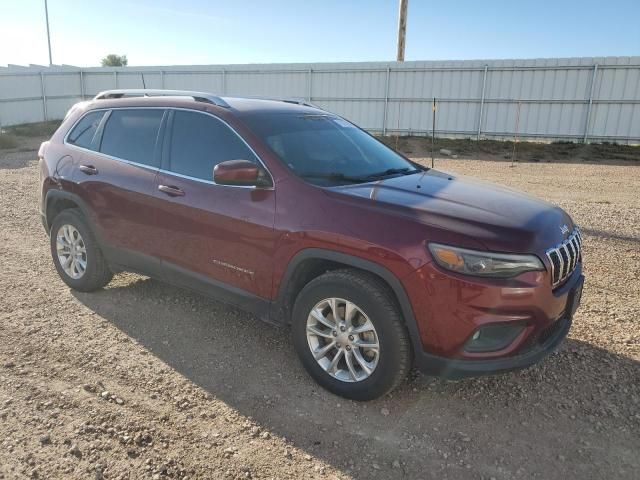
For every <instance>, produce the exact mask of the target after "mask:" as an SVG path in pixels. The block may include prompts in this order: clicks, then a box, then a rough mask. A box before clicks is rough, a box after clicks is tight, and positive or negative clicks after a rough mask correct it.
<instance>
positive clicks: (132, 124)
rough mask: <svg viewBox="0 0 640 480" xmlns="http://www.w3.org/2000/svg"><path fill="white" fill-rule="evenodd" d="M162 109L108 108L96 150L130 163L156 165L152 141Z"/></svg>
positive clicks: (158, 124) (156, 131) (155, 136)
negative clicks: (108, 111) (109, 110)
mask: <svg viewBox="0 0 640 480" xmlns="http://www.w3.org/2000/svg"><path fill="white" fill-rule="evenodd" d="M163 114H164V110H161V109H153V108H147V109H144V108H139V109H138V108H135V109H121V110H112V111H111V115H110V116H109V118H108V119H107V124H106V125H105V127H104V133H103V134H102V142H101V145H100V152H102V153H104V154H106V155H111V156H112V157H117V158H121V159H123V160H128V161H130V162H136V163H141V164H143V165H150V166H154V167H158V166H159V165H158V162H157V161H156V158H157V156H156V154H155V149H156V141H157V139H158V131H159V130H160V123H161V122H162V115H163Z"/></svg>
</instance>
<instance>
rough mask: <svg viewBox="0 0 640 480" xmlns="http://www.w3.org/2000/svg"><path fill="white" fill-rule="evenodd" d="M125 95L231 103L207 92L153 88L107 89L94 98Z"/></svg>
mask: <svg viewBox="0 0 640 480" xmlns="http://www.w3.org/2000/svg"><path fill="white" fill-rule="evenodd" d="M123 97H193V99H194V100H195V101H196V102H207V103H212V104H214V105H217V106H218V107H225V108H229V104H228V103H227V102H225V101H224V100H223V99H222V97H219V96H218V95H214V94H212V93H206V92H192V91H189V90H152V89H142V88H138V89H118V90H105V91H104V92H100V93H98V94H97V95H96V96H95V97H94V98H93V99H94V100H106V99H109V98H123Z"/></svg>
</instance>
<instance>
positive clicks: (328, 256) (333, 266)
mask: <svg viewBox="0 0 640 480" xmlns="http://www.w3.org/2000/svg"><path fill="white" fill-rule="evenodd" d="M341 268H353V269H357V270H361V271H364V272H367V273H369V274H372V275H374V276H376V277H378V278H379V279H380V280H382V281H383V282H384V283H385V284H386V285H387V287H388V288H389V290H390V291H391V293H392V294H393V296H394V297H395V300H396V301H397V304H398V306H399V307H400V311H401V313H402V316H403V318H404V322H405V325H406V327H407V329H408V330H409V336H410V338H411V344H412V346H413V348H414V350H415V349H416V348H418V349H419V351H421V350H422V345H421V343H420V334H419V331H418V325H417V323H416V319H415V316H414V314H413V307H412V306H411V302H410V301H409V297H408V296H407V293H406V291H405V289H404V287H403V286H402V283H401V282H400V280H399V279H398V278H397V277H396V276H395V275H394V274H393V273H392V272H391V271H390V270H389V269H387V268H386V267H384V266H382V265H380V264H379V263H376V262H372V261H370V260H366V259H364V258H361V257H357V256H353V255H349V254H346V253H342V252H336V251H333V250H325V249H321V248H306V249H304V250H301V251H299V252H298V253H297V254H295V255H294V256H293V257H292V259H291V260H290V261H289V264H288V265H287V269H286V271H285V273H284V275H283V277H282V281H281V282H280V288H279V291H278V295H277V300H276V304H277V315H278V316H280V318H284V322H285V323H291V313H292V309H293V303H294V302H295V299H296V297H297V295H298V293H299V292H300V291H301V290H302V288H304V286H305V285H306V284H307V283H309V282H310V281H311V280H313V279H314V278H317V277H318V276H320V275H322V274H323V273H325V272H327V271H330V270H337V269H341Z"/></svg>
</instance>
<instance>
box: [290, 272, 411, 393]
mask: <svg viewBox="0 0 640 480" xmlns="http://www.w3.org/2000/svg"><path fill="white" fill-rule="evenodd" d="M292 333H293V342H294V346H295V348H296V351H297V353H298V356H299V357H300V360H301V361H302V363H303V365H304V367H305V368H306V370H307V371H308V372H309V374H310V375H311V376H312V377H313V378H314V379H315V380H316V381H317V382H318V383H319V384H320V385H321V386H323V387H324V388H326V389H327V390H329V391H331V392H333V393H335V394H337V395H340V396H343V397H346V398H350V399H353V400H371V399H374V398H377V397H379V396H381V395H384V394H386V393H388V392H390V391H391V390H392V389H393V388H395V387H396V386H397V385H398V384H399V383H400V382H401V381H402V380H403V379H404V378H405V376H406V374H407V372H408V370H409V368H410V365H411V347H410V345H409V339H408V336H407V331H406V328H405V327H404V324H403V321H402V316H401V314H400V312H399V311H398V307H397V305H396V302H395V301H394V298H393V297H392V295H391V293H390V292H389V289H388V288H387V286H386V285H385V284H384V283H382V281H381V280H379V279H378V278H377V277H375V276H373V275H370V274H368V273H365V272H360V271H356V270H337V271H333V272H328V273H325V274H324V275H321V276H320V277H318V278H316V279H314V280H312V281H311V282H309V284H307V285H306V286H305V287H304V288H303V289H302V291H301V292H300V294H299V295H298V298H297V299H296V302H295V305H294V309H293V326H292Z"/></svg>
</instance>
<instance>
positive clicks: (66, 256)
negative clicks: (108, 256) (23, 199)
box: [50, 208, 113, 292]
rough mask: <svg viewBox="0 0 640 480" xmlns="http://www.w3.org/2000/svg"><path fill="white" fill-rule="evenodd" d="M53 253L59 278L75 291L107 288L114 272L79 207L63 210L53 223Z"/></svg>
mask: <svg viewBox="0 0 640 480" xmlns="http://www.w3.org/2000/svg"><path fill="white" fill-rule="evenodd" d="M50 239H51V256H52V257H53V263H54V265H55V267H56V270H57V271H58V275H60V278H62V280H63V281H64V282H65V283H66V284H67V285H69V286H70V287H71V288H73V289H75V290H79V291H82V292H91V291H93V290H97V289H99V288H102V287H104V286H105V285H106V284H107V283H109V281H110V280H111V278H112V277H113V273H112V272H111V270H110V269H109V266H108V265H107V262H106V260H105V258H104V256H103V255H102V251H101V250H100V247H99V245H98V242H97V241H96V239H95V236H94V235H93V232H92V231H91V229H90V228H89V227H88V226H87V223H86V221H85V220H84V217H83V216H82V213H81V212H80V211H79V210H78V209H75V208H74V209H69V210H63V211H62V212H61V213H60V214H59V215H58V216H57V217H56V218H55V219H54V220H53V224H52V225H51V233H50Z"/></svg>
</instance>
